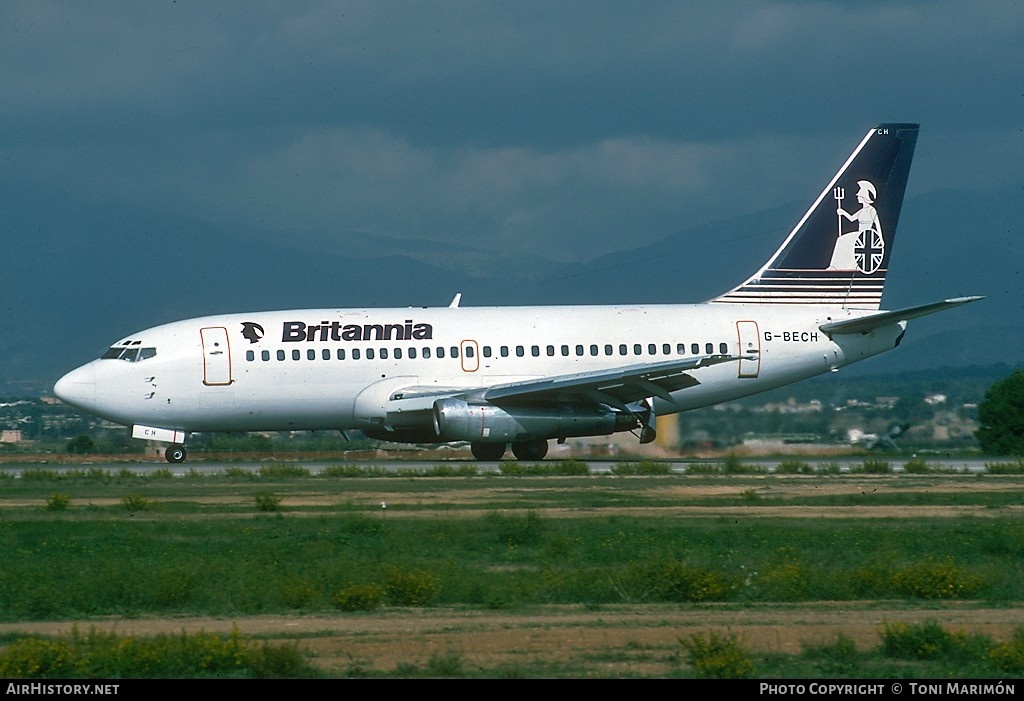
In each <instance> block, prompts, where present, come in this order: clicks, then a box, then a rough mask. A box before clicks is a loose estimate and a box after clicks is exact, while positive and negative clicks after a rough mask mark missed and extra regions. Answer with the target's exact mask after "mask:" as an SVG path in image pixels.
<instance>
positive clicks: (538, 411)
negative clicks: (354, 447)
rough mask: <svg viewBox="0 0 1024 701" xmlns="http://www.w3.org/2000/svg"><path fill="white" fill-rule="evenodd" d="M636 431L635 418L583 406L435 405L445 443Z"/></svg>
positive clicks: (442, 401) (445, 401)
mask: <svg viewBox="0 0 1024 701" xmlns="http://www.w3.org/2000/svg"><path fill="white" fill-rule="evenodd" d="M637 427H638V421H637V417H636V416H634V415H633V414H622V413H618V412H614V411H611V410H610V409H603V408H600V407H595V406H594V405H583V404H552V405H549V406H523V407H518V406H509V407H499V406H495V405H493V404H470V403H469V402H466V401H463V400H461V399H438V400H437V401H436V402H434V431H435V432H436V433H437V436H438V438H441V439H442V440H445V441H487V442H494V443H497V442H505V443H508V442H511V441H523V440H529V439H533V438H571V437H576V436H606V435H608V434H610V433H615V432H616V431H630V430H632V429H634V428H637Z"/></svg>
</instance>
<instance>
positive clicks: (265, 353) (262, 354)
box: [260, 350, 270, 361]
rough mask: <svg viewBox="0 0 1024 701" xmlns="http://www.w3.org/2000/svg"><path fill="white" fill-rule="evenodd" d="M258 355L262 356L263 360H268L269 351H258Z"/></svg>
mask: <svg viewBox="0 0 1024 701" xmlns="http://www.w3.org/2000/svg"><path fill="white" fill-rule="evenodd" d="M260 357H261V358H263V360H264V361H267V360H270V351H267V350H265V351H262V352H261V353H260Z"/></svg>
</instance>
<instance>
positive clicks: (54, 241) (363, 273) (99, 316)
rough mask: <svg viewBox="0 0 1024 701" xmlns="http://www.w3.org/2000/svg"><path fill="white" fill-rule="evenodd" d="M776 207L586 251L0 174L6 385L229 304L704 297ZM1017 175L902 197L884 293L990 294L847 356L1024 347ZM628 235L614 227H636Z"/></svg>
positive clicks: (908, 359)
mask: <svg viewBox="0 0 1024 701" xmlns="http://www.w3.org/2000/svg"><path fill="white" fill-rule="evenodd" d="M805 207H806V203H804V204H803V205H796V204H792V205H786V206H782V207H778V208H776V209H772V210H768V211H765V212H760V213H757V214H754V215H747V216H742V217H735V218H732V219H726V220H723V221H720V222H716V223H715V224H711V225H707V226H703V227H699V228H693V229H687V230H683V231H679V232H676V233H673V234H670V235H668V236H666V237H664V238H662V239H660V240H658V241H636V242H635V244H636V245H634V246H629V247H628V248H627V250H624V251H623V252H620V253H617V254H614V255H607V256H602V257H599V258H595V259H593V260H590V261H588V262H586V263H583V264H577V265H565V264H560V263H557V262H555V261H551V260H546V259H543V258H536V257H529V256H519V257H516V258H509V257H501V256H498V255H496V254H494V253H493V252H491V251H488V250H487V248H486V245H485V244H481V245H480V246H479V247H469V246H452V245H448V244H442V243H436V242H424V241H419V240H416V241H403V240H393V239H385V238H380V237H366V236H361V235H359V234H352V233H346V234H345V235H344V236H342V235H339V237H338V238H339V240H345V241H347V243H346V244H345V246H344V247H342V246H340V245H339V246H338V247H336V248H335V249H333V250H331V248H330V247H327V248H325V247H324V246H322V245H320V246H314V245H312V244H311V243H310V241H311V240H312V239H311V238H310V237H309V236H304V235H303V234H302V232H286V233H281V232H270V231H258V232H251V231H231V230H224V229H220V228H217V227H214V226H211V225H209V224H206V223H203V222H200V221H196V220H193V219H188V218H185V217H180V216H175V215H168V214H165V213H157V212H151V211H146V210H143V209H140V208H138V207H134V206H131V205H126V204H117V205H110V204H107V205H95V204H85V203H82V202H79V201H77V200H75V199H74V198H72V197H70V196H69V195H67V194H66V193H63V192H60V191H57V190H53V189H51V188H47V187H44V186H40V185H37V184H33V183H27V182H23V181H11V180H0V212H3V223H4V228H5V234H6V235H5V236H4V237H3V239H2V243H0V254H2V255H0V260H2V261H3V262H2V265H3V268H2V272H3V274H2V275H0V324H2V328H3V330H4V331H3V333H2V334H0V393H2V394H4V395H14V394H24V395H34V394H39V393H43V392H48V391H49V390H50V388H51V387H52V384H53V382H54V381H55V380H56V379H57V377H59V376H60V375H61V374H62V373H63V372H65V371H67V370H69V369H70V368H72V367H74V366H76V365H79V364H81V363H83V362H85V361H87V360H89V359H90V358H92V357H96V356H97V355H98V354H99V352H101V350H102V349H104V348H105V347H106V346H108V345H109V344H110V343H112V342H114V341H117V340H119V338H120V337H122V336H124V335H127V334H130V333H132V332H134V331H138V330H140V329H143V328H146V327H149V326H153V325H156V324H160V323H164V322H168V321H173V320H176V319H181V318H187V317H191V316H201V315H205V314H216V313H222V312H228V311H246V310H252V311H257V310H265V309H284V308H303V307H350V306H355V307H359V306H410V305H411V306H421V305H431V306H439V305H446V304H448V302H449V301H450V300H451V297H452V295H454V294H455V293H456V292H462V293H463V304H464V305H474V306H479V305H511V304H602V303H615V302H621V303H640V302H655V303H656V302H694V301H701V300H704V299H707V298H709V297H712V296H714V295H717V294H719V293H721V292H724V291H726V290H727V289H730V288H731V287H732V286H734V285H736V284H738V283H739V282H741V281H742V280H744V279H745V278H746V277H747V276H748V275H749V274H750V273H752V272H753V271H754V270H755V269H757V268H758V267H759V266H760V265H761V263H763V262H764V260H766V259H767V257H768V256H769V255H771V253H772V252H773V251H774V250H775V248H776V247H777V246H778V244H779V243H780V242H781V240H782V239H783V237H784V236H785V235H786V234H787V233H788V231H789V229H790V228H791V226H792V225H793V223H794V222H795V221H796V219H797V217H799V215H800V214H802V212H803V209H804V208H805ZM1022 222H1024V197H1022V196H1021V188H1016V189H1014V190H1012V191H1007V192H1000V193H975V192H959V191H958V192H935V193H929V194H927V195H923V196H920V197H917V198H913V199H909V200H908V201H907V202H906V204H905V206H904V214H903V218H902V220H901V222H900V233H899V236H898V239H897V242H896V249H895V253H894V255H893V263H892V268H891V273H890V283H889V286H888V288H887V290H886V295H885V299H884V302H885V304H886V306H889V307H898V306H907V305H912V304H918V303H923V302H930V301H934V300H936V299H939V298H942V297H950V296H957V295H961V294H987V295H989V296H990V297H989V299H987V300H985V301H983V302H979V303H977V304H974V305H971V306H970V307H966V308H964V309H962V310H954V311H951V312H948V313H945V314H941V315H937V316H935V317H929V318H926V319H921V320H916V321H914V322H913V323H912V324H911V327H910V333H908V334H907V338H906V340H905V341H904V343H903V346H902V347H901V348H900V349H899V351H897V352H896V353H890V354H887V355H885V356H882V357H880V358H877V359H874V360H871V361H868V362H866V363H863V364H862V365H861V366H857V365H855V366H852V367H851V368H850V369H849V371H851V372H852V371H855V369H856V370H857V371H859V369H860V367H863V370H864V371H865V372H872V373H878V372H897V371H900V370H905V369H923V368H929V367H939V366H955V365H961V364H962V365H976V364H990V363H998V362H1008V363H1011V364H1013V363H1016V362H1019V361H1020V359H1021V358H1022V356H1024V353H1022V350H1021V349H1024V324H1022V323H1021V322H1022V321H1024V285H1022V284H1021V275H1022V273H1021V269H1022V268H1024V259H1022V257H1021V256H1020V253H1019V251H1018V250H1017V244H1018V242H1019V241H1021V240H1022V238H1024V236H1022V235H1024V223H1022ZM629 235H630V234H629V232H623V241H624V242H625V241H628V237H629Z"/></svg>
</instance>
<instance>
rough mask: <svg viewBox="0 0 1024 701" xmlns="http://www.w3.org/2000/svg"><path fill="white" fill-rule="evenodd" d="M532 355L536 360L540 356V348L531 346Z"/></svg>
mask: <svg viewBox="0 0 1024 701" xmlns="http://www.w3.org/2000/svg"><path fill="white" fill-rule="evenodd" d="M530 355H532V356H533V357H534V358H536V357H538V356H539V355H540V346H530Z"/></svg>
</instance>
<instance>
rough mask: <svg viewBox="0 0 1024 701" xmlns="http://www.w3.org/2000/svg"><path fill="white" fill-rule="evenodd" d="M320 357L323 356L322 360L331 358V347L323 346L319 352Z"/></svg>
mask: <svg viewBox="0 0 1024 701" xmlns="http://www.w3.org/2000/svg"><path fill="white" fill-rule="evenodd" d="M320 357H321V358H323V359H324V360H330V359H331V349H330V348H324V349H323V350H322V351H321V352H320Z"/></svg>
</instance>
